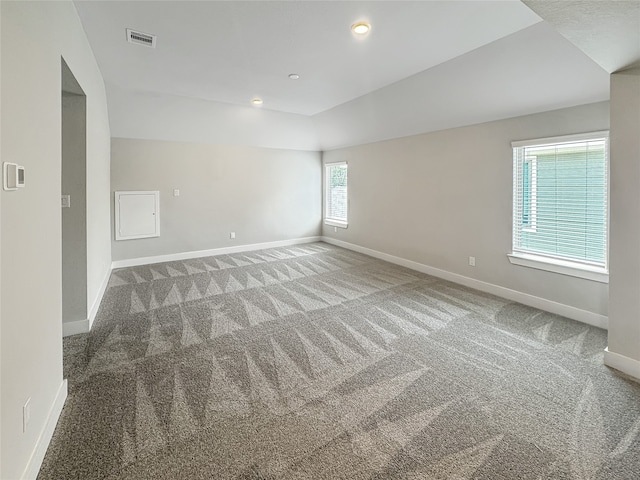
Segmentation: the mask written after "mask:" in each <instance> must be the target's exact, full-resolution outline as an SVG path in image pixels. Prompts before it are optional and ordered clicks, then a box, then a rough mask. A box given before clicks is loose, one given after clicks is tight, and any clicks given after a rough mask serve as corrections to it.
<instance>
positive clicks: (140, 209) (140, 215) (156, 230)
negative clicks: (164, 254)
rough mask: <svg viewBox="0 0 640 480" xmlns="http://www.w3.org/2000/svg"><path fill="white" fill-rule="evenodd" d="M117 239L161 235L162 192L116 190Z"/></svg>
mask: <svg viewBox="0 0 640 480" xmlns="http://www.w3.org/2000/svg"><path fill="white" fill-rule="evenodd" d="M115 194H116V195H115V217H116V240H132V239H135V238H149V237H159V236H160V192H157V191H155V192H115Z"/></svg>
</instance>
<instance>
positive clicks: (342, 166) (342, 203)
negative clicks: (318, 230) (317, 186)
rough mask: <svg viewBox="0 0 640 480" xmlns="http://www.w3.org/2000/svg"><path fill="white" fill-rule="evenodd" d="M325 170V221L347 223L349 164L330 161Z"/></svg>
mask: <svg viewBox="0 0 640 480" xmlns="http://www.w3.org/2000/svg"><path fill="white" fill-rule="evenodd" d="M325 168H326V171H325V184H326V195H325V202H326V203H325V222H328V223H332V222H334V223H338V224H340V225H342V224H346V223H347V210H348V203H347V164H346V162H342V163H330V164H327V165H326V167H325Z"/></svg>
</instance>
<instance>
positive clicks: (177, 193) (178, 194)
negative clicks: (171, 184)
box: [173, 188, 180, 197]
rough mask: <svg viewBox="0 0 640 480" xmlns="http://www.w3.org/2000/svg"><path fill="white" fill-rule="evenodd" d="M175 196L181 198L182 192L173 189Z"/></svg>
mask: <svg viewBox="0 0 640 480" xmlns="http://www.w3.org/2000/svg"><path fill="white" fill-rule="evenodd" d="M173 196H174V197H179V196H180V190H179V189H178V188H174V189H173Z"/></svg>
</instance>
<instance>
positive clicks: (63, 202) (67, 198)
mask: <svg viewBox="0 0 640 480" xmlns="http://www.w3.org/2000/svg"><path fill="white" fill-rule="evenodd" d="M60 206H61V207H62V208H71V195H62V197H60Z"/></svg>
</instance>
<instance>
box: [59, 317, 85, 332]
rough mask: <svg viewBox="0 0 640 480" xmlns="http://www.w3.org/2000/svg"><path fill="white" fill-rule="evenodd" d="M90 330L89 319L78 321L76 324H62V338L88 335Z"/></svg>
mask: <svg viewBox="0 0 640 480" xmlns="http://www.w3.org/2000/svg"><path fill="white" fill-rule="evenodd" d="M89 330H90V327H89V319H88V318H85V319H84V320H76V321H75V322H62V336H63V337H69V336H71V335H78V334H80V333H87V332H88V331H89Z"/></svg>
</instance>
